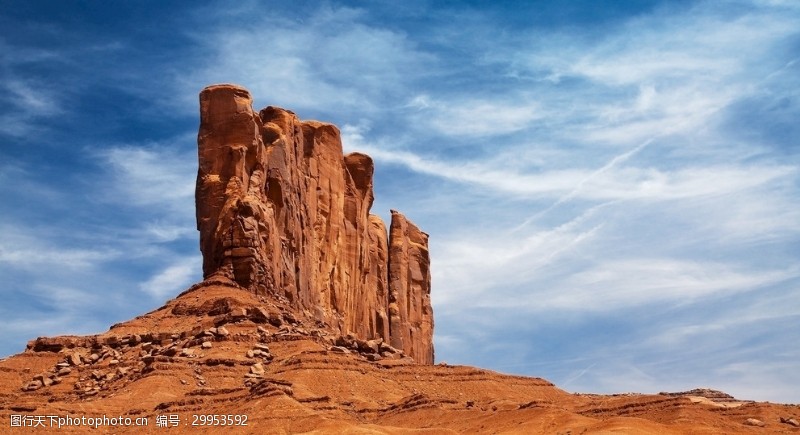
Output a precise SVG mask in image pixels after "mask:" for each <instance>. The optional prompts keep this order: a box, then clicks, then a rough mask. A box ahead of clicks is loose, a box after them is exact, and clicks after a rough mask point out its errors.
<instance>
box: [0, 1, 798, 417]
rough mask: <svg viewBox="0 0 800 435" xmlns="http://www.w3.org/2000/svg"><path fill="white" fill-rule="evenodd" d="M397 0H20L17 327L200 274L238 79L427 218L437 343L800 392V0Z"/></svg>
mask: <svg viewBox="0 0 800 435" xmlns="http://www.w3.org/2000/svg"><path fill="white" fill-rule="evenodd" d="M394 3H396V2H388V1H375V2H364V3H361V2H355V3H339V2H327V3H319V2H255V1H250V2H247V1H245V2H237V4H236V5H235V6H231V5H228V4H225V3H222V2H220V3H214V2H192V3H191V4H189V3H184V4H178V3H177V2H175V3H174V4H173V3H172V2H160V1H141V2H44V1H11V2H4V3H3V8H2V11H0V29H2V30H0V203H2V211H3V212H2V213H0V277H2V279H1V280H0V296H2V299H3V304H2V305H0V316H2V319H3V322H2V326H0V355H10V354H13V353H17V352H19V351H21V350H23V349H24V346H25V343H26V341H27V340H28V339H31V338H34V337H36V336H40V335H56V334H66V333H76V334H85V333H96V332H101V331H103V330H105V329H106V328H107V327H108V326H109V325H111V324H113V323H115V322H119V321H123V320H126V319H129V318H131V317H133V316H135V315H138V314H141V313H143V312H145V311H148V310H151V309H153V308H156V307H158V306H160V305H161V304H162V303H163V302H164V301H165V300H166V299H168V298H171V297H173V296H175V295H177V294H178V293H179V292H180V291H181V290H183V289H185V288H186V287H188V286H189V285H191V284H192V283H194V282H196V281H198V280H199V279H200V277H201V259H200V254H199V249H198V241H197V231H196V230H195V221H194V196H193V195H194V179H195V173H196V169H197V166H196V165H197V162H196V132H197V126H198V119H199V116H198V103H197V94H198V92H199V91H200V90H201V89H202V88H203V87H204V86H206V85H209V84H212V83H220V82H233V83H238V84H241V85H243V86H245V87H247V88H249V89H250V90H251V92H252V93H253V95H254V97H255V100H256V106H257V107H256V108H261V107H263V106H266V105H278V106H282V107H286V108H289V109H291V110H294V111H295V112H296V113H298V114H299V115H300V116H301V117H302V118H303V119H318V120H324V121H329V122H333V123H335V124H337V125H338V126H339V127H340V128H341V130H342V134H343V140H344V143H345V148H346V149H347V150H348V151H355V150H359V151H363V152H367V153H368V154H370V155H372V156H373V157H374V159H375V160H376V178H375V189H376V201H375V205H374V207H373V212H375V213H378V214H380V215H382V216H383V217H384V219H388V216H389V214H388V212H389V208H390V207H391V208H396V209H399V210H401V211H403V212H404V213H405V214H406V215H407V216H408V217H409V218H410V219H412V220H413V221H415V222H416V223H417V224H419V226H420V227H422V228H423V229H424V230H426V231H427V232H428V233H430V235H431V238H430V243H431V246H430V248H431V257H432V270H433V303H434V310H435V318H436V336H435V344H436V355H437V360H439V361H447V362H448V363H451V364H470V365H476V366H481V367H485V368H490V369H494V370H498V371H501V372H507V373H518V374H526V375H533V376H541V377H544V378H546V379H549V380H551V381H553V382H555V383H556V384H558V385H559V386H560V387H562V388H565V389H567V390H569V391H582V392H599V393H613V392H626V391H638V392H659V391H677V390H685V389H690V388H694V387H703V386H704V387H711V388H717V389H721V390H724V391H726V392H728V393H731V394H733V395H735V396H737V397H741V398H748V399H757V400H770V401H775V402H793V403H797V402H800V392H798V391H800V390H798V389H797V388H796V386H797V385H800V362H799V361H800V347H798V346H797V345H796V343H798V341H800V243H799V242H800V206H798V200H800V139H798V138H800V123H799V122H798V118H799V116H798V115H800V4H798V3H797V2H795V1H792V0H786V1H781V0H748V1H745V0H741V1H707V2H704V1H691V2H690V1H618V2H594V1H585V2H577V1H576V2H554V1H550V2H547V1H531V2H525V3H526V5H522V6H521V5H519V4H518V3H522V2H503V1H499V2H485V3H484V2H478V1H471V2H433V1H407V2H403V5H402V6H398V5H396V4H394ZM609 3H613V5H609Z"/></svg>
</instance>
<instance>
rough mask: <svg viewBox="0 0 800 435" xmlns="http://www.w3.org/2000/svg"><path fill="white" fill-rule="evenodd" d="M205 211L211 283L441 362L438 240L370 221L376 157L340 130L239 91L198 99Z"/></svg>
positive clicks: (203, 243) (395, 220)
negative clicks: (345, 142) (356, 148)
mask: <svg viewBox="0 0 800 435" xmlns="http://www.w3.org/2000/svg"><path fill="white" fill-rule="evenodd" d="M197 142H198V155H199V169H198V173H197V188H196V193H195V201H196V206H197V228H198V230H199V231H200V250H201V251H202V253H203V275H204V277H205V278H206V279H208V278H211V277H225V278H227V279H230V280H233V281H235V282H236V283H237V284H238V285H240V286H242V287H244V288H247V289H249V290H250V291H252V292H254V293H256V294H258V295H264V296H267V295H269V296H273V297H278V298H285V299H286V300H288V301H289V302H290V303H291V304H292V305H293V306H294V307H295V308H297V309H298V311H299V312H302V313H305V314H306V315H308V316H310V317H313V318H314V319H316V320H317V321H319V322H323V323H326V324H328V325H330V326H331V327H333V328H335V329H337V330H338V331H339V332H340V333H342V334H347V333H352V334H354V335H355V336H357V337H360V338H363V339H376V338H380V339H383V340H384V341H385V342H387V343H391V345H392V346H394V347H396V348H398V349H402V350H404V351H405V352H406V353H407V354H408V355H410V356H411V357H413V358H414V360H415V361H417V362H419V363H424V364H432V363H433V312H432V309H431V303H430V268H429V256H428V235H427V234H425V233H424V232H422V231H420V230H419V229H418V228H417V227H416V226H415V225H414V224H413V223H411V222H410V221H409V220H408V219H407V218H405V217H404V216H403V215H402V214H400V213H398V212H396V211H392V223H391V230H390V231H389V233H388V234H387V229H386V225H385V224H384V222H383V221H382V220H381V218H380V217H378V216H376V215H371V214H370V213H369V211H370V208H371V207H372V202H373V199H374V196H373V189H372V175H373V170H374V165H373V162H372V159H371V158H370V157H369V156H367V155H365V154H361V153H351V154H348V155H346V156H344V155H343V153H342V142H341V137H340V134H339V130H338V129H337V128H336V127H335V126H334V125H331V124H326V123H322V122H317V121H300V120H299V119H298V118H297V116H296V115H295V114H294V113H293V112H291V111H288V110H285V109H280V108H276V107H267V108H265V109H263V110H261V111H260V112H255V111H254V110H253V108H252V98H251V96H250V93H249V92H248V91H247V90H246V89H244V88H242V87H239V86H236V85H214V86H209V87H207V88H206V89H204V90H203V91H202V92H201V93H200V131H199V134H198V140H197Z"/></svg>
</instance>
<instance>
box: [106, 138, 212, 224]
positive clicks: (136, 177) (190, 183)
mask: <svg viewBox="0 0 800 435" xmlns="http://www.w3.org/2000/svg"><path fill="white" fill-rule="evenodd" d="M189 140H190V139H189V138H188V137H185V138H177V139H176V142H177V143H186V142H188V141H189ZM183 149H187V148H183ZM98 156H99V157H100V158H101V159H102V160H103V161H104V162H106V164H108V165H109V166H110V168H109V169H110V170H109V171H108V175H109V176H110V177H111V178H112V180H113V183H114V185H113V186H112V187H113V191H111V192H110V193H109V198H108V199H109V200H111V201H118V202H123V203H126V204H131V203H132V204H135V205H138V206H143V207H166V208H168V209H169V210H174V211H178V212H181V213H186V214H190V213H191V210H192V208H193V204H192V199H193V198H194V188H195V177H196V171H197V155H196V152H195V151H191V152H189V151H181V147H177V146H173V147H171V148H170V147H166V146H163V145H157V144H155V145H151V146H141V145H139V146H117V147H110V148H108V149H106V150H102V151H99V152H98Z"/></svg>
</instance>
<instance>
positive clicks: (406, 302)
mask: <svg viewBox="0 0 800 435" xmlns="http://www.w3.org/2000/svg"><path fill="white" fill-rule="evenodd" d="M429 264H430V260H429V257H428V235H427V234H426V233H424V232H422V231H420V229H419V228H417V226H416V225H414V224H413V223H411V222H410V221H409V220H408V219H406V217H405V216H403V215H402V214H401V213H399V212H397V211H395V210H392V225H391V229H390V232H389V336H390V337H391V344H392V346H394V347H396V348H398V349H403V350H405V351H406V353H408V354H409V355H411V356H412V357H413V358H414V360H415V361H417V362H418V363H421V364H433V360H434V358H433V309H432V307H431V273H430V269H429V267H428V265H429Z"/></svg>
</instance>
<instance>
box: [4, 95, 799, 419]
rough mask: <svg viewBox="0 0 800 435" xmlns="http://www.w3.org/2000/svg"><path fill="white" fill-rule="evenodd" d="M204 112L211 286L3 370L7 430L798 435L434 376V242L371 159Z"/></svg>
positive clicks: (233, 110)
mask: <svg viewBox="0 0 800 435" xmlns="http://www.w3.org/2000/svg"><path fill="white" fill-rule="evenodd" d="M200 111H201V125H200V133H199V135H198V146H199V171H198V177H197V191H196V199H197V226H198V230H199V231H200V245H201V251H202V253H203V274H204V280H203V281H202V282H200V283H198V284H195V285H194V286H192V287H190V288H189V289H187V290H186V291H184V292H183V293H181V294H180V295H178V296H177V297H176V298H174V299H172V300H169V301H167V302H166V303H165V305H164V306H162V307H161V308H159V309H157V310H155V311H152V312H150V313H147V314H144V315H141V316H139V317H136V318H134V319H132V320H129V321H126V322H123V323H119V324H116V325H113V326H111V328H110V329H109V330H108V331H106V332H104V333H101V334H97V335H92V336H61V337H39V338H37V339H35V340H32V341H30V342H29V343H28V345H27V348H26V349H25V351H24V352H22V353H20V354H17V355H14V356H11V357H8V358H5V359H2V360H0V433H19V434H28V433H70V434H81V433H126V434H127V433H134V434H138V433H151V434H159V433H171V434H181V433H192V434H215V433H230V434H239V433H242V434H264V433H315V434H323V433H353V434H355V433H363V434H384V433H386V434H411V433H427V434H447V433H450V434H458V433H469V434H471V433H514V434H517V433H518V434H601V433H602V434H608V433H625V434H740V433H742V434H744V433H753V434H759V433H761V434H766V433H769V434H776V433H800V427H799V426H800V423H798V421H800V406H798V405H780V404H772V403H757V402H752V401H743V400H737V399H735V398H733V397H731V396H729V395H727V394H725V393H722V392H719V391H714V390H709V389H696V390H691V391H685V392H678V393H659V394H636V393H625V394H615V395H596V394H579V393H568V392H566V391H564V390H561V389H559V388H557V387H556V386H555V385H553V384H552V383H550V382H548V381H546V380H543V379H540V378H533V377H522V376H511V375H504V374H500V373H496V372H492V371H489V370H483V369H478V368H473V367H466V366H457V365H448V364H446V363H443V362H440V363H438V364H434V354H433V340H432V336H433V312H432V310H431V304H430V289H431V288H430V267H429V259H428V248H427V238H428V236H427V235H426V234H425V233H424V232H422V231H420V230H419V229H418V228H417V227H416V226H415V225H414V224H413V223H411V222H410V221H409V220H408V219H406V218H405V217H404V216H403V215H401V214H400V213H398V212H392V222H391V224H390V226H389V230H388V231H387V229H386V226H385V224H384V223H383V222H382V221H381V219H380V218H378V217H377V216H374V215H370V214H369V210H370V206H371V205H372V201H373V191H372V173H373V164H372V160H371V159H370V158H369V157H368V156H366V155H364V154H359V153H353V154H349V155H347V156H343V155H342V147H341V141H340V137H339V132H338V130H337V129H336V127H335V126H333V125H330V124H325V123H320V122H315V121H300V120H299V119H298V118H297V116H295V115H294V114H293V113H292V112H290V111H287V110H283V109H278V108H274V107H268V108H266V109H263V110H261V111H260V112H255V111H253V109H252V106H251V98H250V94H249V93H248V92H247V91H246V90H245V89H243V88H241V87H238V86H234V85H216V86H210V87H208V88H206V89H205V90H203V92H202V93H201V94H200ZM498 358H502V355H498ZM50 416H52V417H53V418H51V417H50ZM103 416H105V417H106V419H107V420H103ZM213 416H217V418H216V419H214V417H213ZM228 416H230V417H228ZM66 417H70V418H72V419H73V420H71V421H68V420H66ZM81 417H84V418H91V419H94V420H91V421H88V420H84V421H80V420H75V419H76V418H77V419H80V418H81ZM220 417H222V418H220ZM112 418H122V421H118V420H108V419H112ZM174 418H176V419H174ZM59 419H60V420H59ZM125 419H130V423H132V424H136V422H137V420H136V419H142V420H145V421H147V423H148V425H147V426H124V425H120V423H125V422H128V420H125ZM76 421H77V422H78V423H84V422H85V423H89V422H91V423H95V424H97V423H101V425H100V427H99V428H98V429H96V430H94V429H91V428H89V427H87V426H81V425H79V424H77V423H76ZM159 421H160V422H161V423H162V424H166V426H167V427H159V426H158V423H159ZM59 422H60V423H62V424H65V426H62V427H61V428H58V427H56V425H57V424H58V423H59ZM105 423H108V424H111V425H103V424H105ZM114 423H116V425H113V424H114ZM209 423H210V424H209ZM220 423H222V424H223V425H224V426H221V425H219V424H220ZM242 423H246V425H242ZM23 424H24V425H25V426H23ZM37 424H38V425H40V426H39V427H36V428H33V427H30V426H31V425H37ZM214 424H216V426H215V425H214Z"/></svg>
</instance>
